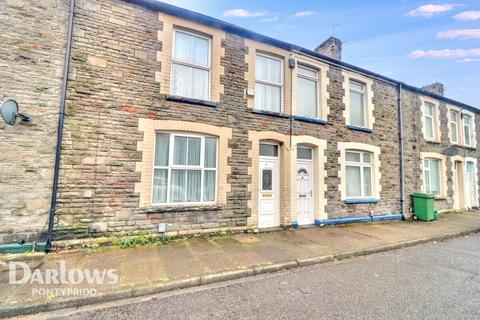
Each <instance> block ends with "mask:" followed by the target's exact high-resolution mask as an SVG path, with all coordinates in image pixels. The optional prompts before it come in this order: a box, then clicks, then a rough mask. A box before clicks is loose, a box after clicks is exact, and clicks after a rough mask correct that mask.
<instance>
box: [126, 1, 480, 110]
mask: <svg viewBox="0 0 480 320" xmlns="http://www.w3.org/2000/svg"><path fill="white" fill-rule="evenodd" d="M123 1H126V2H129V3H133V4H137V5H139V6H142V7H145V8H148V9H151V10H154V11H161V12H164V13H166V14H169V15H172V16H176V17H181V18H184V19H188V20H193V21H195V22H198V23H201V24H203V25H207V26H210V27H212V28H216V29H220V30H223V31H225V32H229V33H233V34H236V35H239V36H241V37H244V38H247V39H250V40H254V41H258V42H262V43H266V44H269V45H272V46H274V47H277V48H281V49H284V50H287V51H297V52H300V53H303V54H306V55H308V56H310V57H314V58H317V59H320V60H322V61H324V62H327V63H329V64H333V65H337V66H339V67H342V68H345V69H350V70H352V71H355V72H358V73H362V74H365V75H368V76H370V77H373V78H377V79H379V80H382V81H385V82H388V83H392V84H394V85H400V84H401V85H402V86H403V88H404V89H407V90H410V91H412V92H413V93H417V94H421V95H423V96H427V97H430V98H434V99H436V100H439V101H442V102H445V103H447V104H453V105H456V106H458V107H461V108H464V109H467V110H470V111H473V112H476V113H480V109H479V108H476V107H473V106H470V105H467V104H465V103H462V102H459V101H456V100H453V99H449V98H446V97H443V96H439V95H436V94H434V93H431V92H428V91H425V90H423V89H420V88H417V87H414V86H411V85H408V84H406V83H404V82H401V81H398V80H395V79H392V78H389V77H386V76H383V75H380V74H378V73H375V72H372V71H369V70H366V69H363V68H360V67H357V66H354V65H352V64H349V63H346V62H343V61H341V60H337V59H334V58H331V57H328V56H325V55H323V54H320V53H318V52H316V51H313V50H310V49H307V48H303V47H300V46H298V45H295V44H291V43H288V42H285V41H281V40H278V39H274V38H271V37H267V36H264V35H262V34H259V33H257V32H253V31H250V30H248V29H245V28H242V27H239V26H237V25H234V24H232V23H228V22H225V21H222V20H219V19H216V18H213V17H209V16H207V15H204V14H201V13H198V12H194V11H191V10H188V9H184V8H180V7H177V6H174V5H171V4H167V3H163V2H160V1H157V0H123Z"/></svg>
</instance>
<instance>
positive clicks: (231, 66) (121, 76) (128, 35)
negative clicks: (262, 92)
mask: <svg viewBox="0 0 480 320" xmlns="http://www.w3.org/2000/svg"><path fill="white" fill-rule="evenodd" d="M9 8H10V7H9ZM62 9H63V10H64V11H62V12H63V15H60V14H59V17H58V19H59V21H62V22H63V24H60V23H59V25H64V24H65V21H64V20H62V19H64V18H65V16H66V8H65V7H62ZM9 10H11V9H9ZM2 11H3V10H2ZM45 14H47V12H45ZM52 19H53V18H52ZM173 26H175V27H181V28H187V29H191V30H192V29H193V30H192V31H197V32H201V33H202V34H207V35H210V36H211V37H212V39H213V41H212V42H211V43H212V46H213V48H212V52H213V54H212V59H213V60H212V61H213V62H212V64H213V65H212V70H213V74H212V84H211V87H212V93H211V100H212V101H211V102H209V103H205V102H202V101H189V100H186V99H178V97H173V96H170V92H169V87H170V85H169V81H170V63H171V46H172V43H171V41H172V34H171V32H172V28H173ZM61 31H62V30H60V29H59V30H58V32H59V33H61ZM62 39H64V37H61V36H59V35H57V37H56V38H55V40H56V41H57V40H58V41H59V43H58V44H57V46H58V47H59V48H60V49H59V50H58V53H59V54H58V56H55V57H56V58H55V60H53V59H52V61H55V63H52V65H54V66H55V67H56V68H57V69H54V70H53V71H55V72H53V71H52V72H53V74H52V75H50V79H55V76H57V77H58V76H59V75H60V70H61V67H62V65H61V63H60V61H62V60H61V58H62V56H61V53H62V50H61V49H62V44H63V43H62V42H61V40H62ZM53 40H54V39H51V41H53ZM43 42H44V43H45V41H43ZM52 47H55V46H53V45H52ZM0 50H1V49H0ZM257 51H259V52H262V53H264V52H267V53H272V54H274V55H276V56H278V57H279V58H280V59H283V62H284V73H285V76H284V81H283V85H284V87H283V95H284V99H283V101H284V106H283V110H282V112H281V113H278V114H268V113H265V112H258V111H257V110H255V109H253V108H252V107H253V99H252V97H251V96H249V92H251V91H252V88H254V87H255V84H254V75H255V73H254V65H253V64H254V63H255V59H254V57H255V53H256V52H257ZM55 52H56V53H57V51H55ZM0 54H2V53H1V51H0ZM292 55H293V56H295V55H298V54H297V53H295V54H294V53H292V52H289V51H287V50H285V49H281V48H276V47H273V46H272V45H267V44H264V43H260V42H256V41H253V40H251V39H246V38H244V37H242V36H239V35H237V34H234V33H232V32H228V31H221V30H220V29H215V28H213V27H209V26H206V25H200V24H198V23H197V22H195V21H190V20H185V19H182V18H178V17H172V16H170V15H168V14H166V13H159V12H157V11H155V10H153V9H151V8H147V7H144V6H141V5H136V4H133V3H130V2H127V1H122V0H107V1H100V0H78V1H77V8H76V15H75V27H74V37H73V51H72V61H71V74H70V76H69V82H68V92H67V104H68V112H67V117H66V123H65V134H64V140H63V144H62V163H61V176H60V190H59V200H58V206H57V212H56V219H55V234H54V237H55V239H57V240H59V239H68V238H75V237H90V236H101V235H105V234H116V235H123V234H135V233H143V232H152V233H153V232H157V228H158V223H166V224H167V231H173V232H179V233H188V232H192V231H195V230H212V229H216V230H218V229H222V230H225V229H228V228H232V229H242V228H243V229H247V228H257V227H258V184H259V182H258V145H259V141H261V140H269V141H276V142H278V143H279V146H280V162H281V164H280V168H281V176H280V180H281V181H280V186H281V190H280V203H281V208H280V224H281V225H285V226H290V225H292V224H294V223H295V222H296V219H297V217H296V210H295V195H296V193H295V181H294V180H295V175H294V174H292V172H296V169H295V163H296V162H295V157H296V153H295V151H296V146H297V145H299V144H305V145H308V146H312V147H315V154H316V160H315V161H316V162H315V170H319V171H318V172H317V174H316V176H315V179H316V182H315V183H316V184H317V186H316V188H317V189H316V190H317V193H316V200H315V201H316V202H315V211H316V212H315V218H318V219H325V218H343V217H363V216H368V215H383V214H392V213H400V212H401V204H400V178H399V173H400V161H399V157H400V149H399V134H398V131H399V126H398V123H399V121H398V114H397V99H398V86H397V85H395V84H392V83H390V82H387V81H385V80H382V79H377V78H373V77H371V76H368V75H366V74H358V73H356V71H354V70H345V69H342V68H341V67H339V66H337V65H334V64H328V63H327V62H326V61H319V62H318V66H319V68H320V69H321V79H322V80H321V84H320V85H321V86H322V87H321V90H320V92H321V94H322V103H321V104H323V105H324V104H325V103H326V104H327V106H328V108H325V107H326V106H325V105H324V106H323V107H324V109H323V111H322V118H323V119H322V120H324V121H320V122H319V121H317V122H316V123H312V121H306V120H305V119H300V118H294V117H291V116H290V114H291V110H295V108H294V105H295V102H294V101H293V100H294V99H293V98H292V97H295V80H294V78H295V73H290V71H291V69H290V66H289V63H288V62H289V61H288V59H289V58H290V57H291V56H292ZM297 58H300V57H297ZM303 59H305V61H308V63H311V64H315V63H316V62H315V60H316V59H314V58H313V57H305V56H304V57H303ZM17 64H18V63H17V62H15V60H12V61H10V62H8V65H9V66H10V65H17ZM48 67H49V66H45V67H44V68H46V69H45V70H50V69H48ZM346 71H348V72H347V73H346ZM0 72H2V69H0ZM46 74H47V73H46V72H42V76H45V75H46ZM346 75H347V76H348V77H350V76H352V77H359V78H362V77H368V79H367V80H368V81H366V82H367V86H368V90H371V93H369V95H368V98H369V100H371V101H369V104H370V105H371V106H372V108H371V115H370V117H369V118H370V119H371V124H372V125H373V126H372V128H371V129H372V130H371V132H370V131H358V130H352V129H351V128H348V127H347V125H346V119H345V117H346V108H347V106H346V104H347V103H348V100H349V99H348V92H346V91H347V90H348V89H347V85H346V83H347V82H348V81H347V79H346ZM39 79H42V78H41V77H40V76H39ZM39 81H40V80H39ZM59 83H60V82H59V81H58V84H59ZM28 89H29V90H30V91H28V90H26V91H25V92H26V94H25V99H33V98H32V97H33V96H35V91H33V90H34V88H32V87H29V88H28ZM51 90H53V89H51ZM56 90H57V91H51V92H50V95H49V96H48V97H50V98H55V99H56V100H55V99H54V100H53V102H56V101H58V100H59V94H58V88H57V89H56ZM369 92H370V91H369ZM402 101H403V104H402V107H403V112H404V132H405V141H404V145H405V150H404V152H405V178H406V199H407V201H406V215H407V216H409V212H410V199H409V195H410V194H411V193H413V192H415V191H419V190H421V188H422V180H421V176H422V172H421V153H422V152H438V153H440V154H442V153H443V149H444V148H445V147H447V146H449V141H448V132H447V125H448V123H447V118H446V117H447V113H446V105H445V104H444V103H442V102H439V105H440V110H441V112H440V119H441V133H442V135H441V141H440V142H439V143H432V142H427V141H425V140H424V138H423V135H422V121H421V119H422V112H421V103H422V102H421V101H422V100H421V96H419V94H418V93H415V92H412V91H409V90H404V91H403V94H402ZM52 106H54V108H53V109H54V111H55V110H58V109H56V105H55V104H53V103H52ZM373 106H374V108H373ZM45 119H46V118H45ZM48 119H49V121H50V119H51V121H52V123H55V121H56V119H57V117H52V118H48ZM475 119H476V124H477V125H476V128H480V116H479V114H477V116H476V117H475ZM307 120H308V119H307ZM373 120H374V121H373ZM52 123H50V124H49V125H48V126H47V125H45V126H46V127H48V128H54V127H55V126H54V125H52ZM14 128H15V130H22V131H24V132H25V133H24V135H25V137H24V138H23V139H26V137H28V138H30V137H31V134H32V133H31V131H30V130H31V128H30V127H25V126H18V127H14ZM7 129H8V130H13V129H12V128H7ZM7 129H3V130H2V131H3V132H6V130H7ZM35 129H36V128H35ZM45 130H47V129H45ZM157 130H172V131H182V132H196V133H204V134H213V135H215V136H217V137H219V144H220V146H219V152H218V153H219V154H218V157H219V160H218V163H219V165H221V168H219V169H218V172H219V175H220V176H219V177H218V188H217V202H216V203H215V204H205V205H198V204H197V205H190V206H170V205H168V206H152V205H151V200H150V199H151V184H152V171H153V168H152V159H153V152H154V149H153V148H154V146H153V145H154V133H155V132H156V131H157ZM2 131H0V133H2V134H3V132H2ZM36 132H37V131H36ZM43 133H48V134H49V135H50V136H48V137H44V139H53V136H54V132H52V131H45V132H43ZM39 134H41V133H39ZM477 135H478V129H477ZM2 141H4V140H2ZM19 141H22V140H19ZM29 141H30V140H29ZM478 141H480V139H479V138H477V143H478ZM346 142H348V143H351V144H355V143H356V144H367V145H369V146H370V147H371V148H370V149H372V150H379V152H378V160H376V162H377V163H378V164H379V167H378V168H377V169H378V171H379V172H378V173H377V174H376V178H378V179H379V181H380V186H379V187H378V190H377V191H378V192H379V195H380V196H379V201H378V202H377V203H365V204H346V203H345V201H344V199H342V197H341V194H342V192H341V188H343V187H344V185H343V184H344V183H343V184H342V177H341V172H342V163H341V161H340V156H341V151H340V149H341V146H339V143H340V144H342V143H346ZM3 143H4V142H3ZM45 145H51V148H49V149H48V150H49V153H47V154H46V155H45V158H48V157H50V158H48V159H49V160H48V161H49V162H42V163H35V165H38V167H39V168H42V169H43V170H45V171H44V172H45V176H48V178H47V179H46V180H45V185H44V188H45V192H44V193H45V195H46V199H48V197H49V195H50V193H49V192H48V191H50V190H49V189H48V188H49V187H50V183H51V171H52V168H53V163H52V159H53V158H52V155H53V151H54V142H53V141H52V143H51V144H45V143H43V144H42V147H44V146H45ZM478 147H479V146H477V148H476V149H473V148H463V147H462V148H461V150H462V151H461V152H462V153H463V154H464V155H465V156H470V157H473V158H475V159H478V157H479V153H478V151H477V150H479V148H478ZM18 152H27V151H25V150H19V151H18ZM18 154H19V153H17V157H18ZM4 160H6V161H2V162H0V166H3V167H4V168H7V167H8V166H7V163H8V159H4ZM45 161H46V160H45ZM446 162H447V163H446V168H447V179H448V186H449V187H448V188H449V190H448V194H449V197H451V195H452V192H453V191H452V189H451V185H452V177H451V176H452V172H451V165H450V162H451V161H449V160H448V159H447V161H446ZM0 168H1V167H0ZM4 170H6V169H4ZM39 170H40V169H39ZM293 170H295V171H293ZM477 172H478V170H477ZM35 176H36V177H38V172H35ZM478 178H479V179H478V180H477V182H478V181H480V176H479V177H478ZM18 179H20V178H19V177H18V176H13V175H12V178H11V180H9V181H8V182H7V184H0V187H3V188H7V191H8V190H10V189H11V188H12V185H15V183H17V182H18V181H19V180H18ZM8 188H10V189H8ZM479 189H480V188H479ZM11 190H14V189H11ZM12 193H13V191H12ZM47 202H48V201H47ZM437 202H438V206H439V207H440V208H442V209H450V208H452V204H451V201H449V199H448V197H447V198H445V199H438V201H437ZM9 205H11V204H9V202H8V201H4V200H2V201H0V208H2V210H3V208H8V206H9ZM47 206H48V203H46V204H45V208H46V207H47ZM16 209H18V210H17V211H15V212H19V213H18V214H19V215H25V213H26V212H27V211H26V210H24V209H23V207H22V208H16ZM15 212H14V210H11V211H8V212H6V213H5V214H3V212H2V215H0V217H1V219H5V221H14V220H13V219H12V217H15V214H16V213H15ZM38 213H39V215H38V217H39V218H41V219H43V220H42V223H45V221H46V219H47V216H48V214H47V213H48V212H46V211H41V212H40V211H38ZM22 221H23V220H22ZM7 226H8V224H7ZM2 227H3V226H2ZM10 228H11V230H17V231H18V232H19V234H22V233H23V234H26V233H27V232H28V231H27V230H24V229H22V228H24V227H21V226H20V225H19V224H17V225H11V226H10ZM0 230H2V229H0ZM5 239H7V240H9V239H13V238H4V241H5Z"/></svg>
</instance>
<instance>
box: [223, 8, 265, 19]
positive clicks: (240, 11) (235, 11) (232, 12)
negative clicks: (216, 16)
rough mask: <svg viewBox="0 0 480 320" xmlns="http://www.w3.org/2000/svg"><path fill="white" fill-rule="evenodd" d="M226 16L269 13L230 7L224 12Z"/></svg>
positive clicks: (257, 15)
mask: <svg viewBox="0 0 480 320" xmlns="http://www.w3.org/2000/svg"><path fill="white" fill-rule="evenodd" d="M223 15H224V16H225V17H239V18H253V17H263V16H266V15H267V12H265V11H249V10H245V9H230V10H227V11H225V12H224V13H223Z"/></svg>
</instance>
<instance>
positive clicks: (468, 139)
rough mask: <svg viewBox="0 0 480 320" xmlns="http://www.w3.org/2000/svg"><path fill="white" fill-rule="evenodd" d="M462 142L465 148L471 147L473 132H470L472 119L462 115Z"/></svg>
mask: <svg viewBox="0 0 480 320" xmlns="http://www.w3.org/2000/svg"><path fill="white" fill-rule="evenodd" d="M462 117H463V140H464V144H465V145H466V146H469V147H471V146H472V145H473V134H474V132H473V130H472V117H471V116H469V115H467V114H463V115H462Z"/></svg>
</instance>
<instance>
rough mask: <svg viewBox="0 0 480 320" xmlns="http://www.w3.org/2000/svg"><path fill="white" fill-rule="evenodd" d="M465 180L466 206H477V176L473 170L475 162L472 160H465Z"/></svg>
mask: <svg viewBox="0 0 480 320" xmlns="http://www.w3.org/2000/svg"><path fill="white" fill-rule="evenodd" d="M465 171H466V174H465V176H466V181H465V200H466V202H467V207H469V208H472V207H477V206H478V195H477V177H476V171H475V163H474V162H473V161H467V163H466V167H465Z"/></svg>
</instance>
